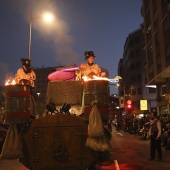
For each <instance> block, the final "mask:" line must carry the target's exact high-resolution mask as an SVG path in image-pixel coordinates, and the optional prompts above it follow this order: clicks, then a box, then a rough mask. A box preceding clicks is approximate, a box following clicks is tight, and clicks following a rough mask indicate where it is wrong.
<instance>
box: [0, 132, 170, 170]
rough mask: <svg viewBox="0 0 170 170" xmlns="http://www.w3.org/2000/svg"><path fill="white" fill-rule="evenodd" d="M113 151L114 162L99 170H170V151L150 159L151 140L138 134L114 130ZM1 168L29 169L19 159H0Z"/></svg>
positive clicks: (9, 169)
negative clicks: (155, 158) (160, 159)
mask: <svg viewBox="0 0 170 170" xmlns="http://www.w3.org/2000/svg"><path fill="white" fill-rule="evenodd" d="M112 136H113V137H112V147H113V151H112V152H111V155H112V159H113V160H114V164H113V165H110V166H108V167H97V170H109V169H110V170H169V169H170V151H165V150H163V151H162V152H163V161H162V162H158V161H149V160H148V158H149V140H146V141H143V140H139V137H138V136H134V135H131V134H127V133H124V132H122V131H119V132H117V131H116V130H115V129H113V131H112ZM0 170H28V169H27V168H25V167H24V166H23V165H22V164H21V163H19V161H18V160H0Z"/></svg>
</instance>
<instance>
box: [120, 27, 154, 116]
mask: <svg viewBox="0 0 170 170" xmlns="http://www.w3.org/2000/svg"><path fill="white" fill-rule="evenodd" d="M143 44H144V34H143V33H142V30H141V29H137V30H135V31H133V32H131V33H130V34H129V36H128V37H127V39H126V42H125V44H124V51H123V57H122V58H121V59H120V61H119V65H118V75H120V76H121V77H122V80H120V85H119V103H120V108H122V110H123V111H124V113H130V114H135V115H139V114H143V113H144V111H143V110H140V100H147V106H148V107H147V110H146V111H151V110H152V109H153V108H155V107H156V89H155V88H154V89H152V90H150V88H148V87H145V76H146V74H145V63H146V57H145V52H144V50H143ZM127 101H131V102H132V105H131V106H130V108H127Z"/></svg>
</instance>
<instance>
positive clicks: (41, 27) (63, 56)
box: [10, 0, 79, 65]
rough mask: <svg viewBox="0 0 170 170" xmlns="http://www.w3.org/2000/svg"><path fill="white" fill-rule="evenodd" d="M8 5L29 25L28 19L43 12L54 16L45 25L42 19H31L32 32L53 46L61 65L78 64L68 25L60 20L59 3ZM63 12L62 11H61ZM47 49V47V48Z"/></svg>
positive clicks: (36, 0) (33, 0)
mask: <svg viewBox="0 0 170 170" xmlns="http://www.w3.org/2000/svg"><path fill="white" fill-rule="evenodd" d="M10 5H11V6H12V7H13V8H15V9H16V10H17V11H18V12H19V13H20V14H21V15H22V16H23V17H24V19H25V20H26V21H27V23H28V25H29V17H30V14H32V16H33V17H35V18H37V17H40V16H41V14H43V13H45V12H47V11H48V12H50V13H52V14H53V15H54V20H53V21H52V22H51V23H45V21H43V20H42V19H35V20H34V19H32V30H35V31H36V34H38V35H39V36H40V37H41V38H43V39H44V41H47V42H48V43H50V45H51V44H53V45H52V48H53V50H54V51H55V54H56V55H55V56H54V58H55V60H56V62H58V61H59V62H60V63H62V64H67V65H69V64H76V63H79V58H78V54H77V52H76V51H75V50H74V48H73V45H74V37H73V36H72V35H71V34H70V32H69V31H70V28H69V25H68V24H67V23H66V22H65V21H64V20H62V19H60V17H59V16H60V15H61V14H59V13H57V12H58V11H59V10H58V8H59V6H60V4H59V2H58V1H54V0H22V1H21V0H15V2H14V1H13V0H10ZM63 10H64V9H63ZM33 34H34V35H35V32H33ZM47 48H48V47H47Z"/></svg>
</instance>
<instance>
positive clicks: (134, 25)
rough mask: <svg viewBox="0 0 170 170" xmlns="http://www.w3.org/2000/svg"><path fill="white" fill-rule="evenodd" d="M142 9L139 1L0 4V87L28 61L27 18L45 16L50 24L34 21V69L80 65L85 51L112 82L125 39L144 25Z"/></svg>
mask: <svg viewBox="0 0 170 170" xmlns="http://www.w3.org/2000/svg"><path fill="white" fill-rule="evenodd" d="M141 6H142V0H0V85H3V84H4V82H5V80H6V79H7V78H12V77H13V76H14V75H15V73H16V71H17V70H18V68H19V67H21V62H20V59H21V58H28V39H29V38H28V37H29V16H30V13H32V15H33V17H36V18H39V17H40V16H41V14H42V13H43V12H46V11H48V12H51V13H53V15H54V17H55V19H54V20H53V22H52V23H45V22H44V21H43V20H42V19H34V20H32V42H31V65H32V67H34V68H37V67H38V68H41V67H42V66H43V67H55V66H59V65H62V66H63V65H72V64H76V65H80V64H81V63H82V62H85V60H84V51H94V53H95V56H96V58H95V63H97V64H98V65H99V66H101V67H103V68H106V69H108V70H109V75H110V78H114V77H115V76H117V67H118V62H119V59H120V58H121V57H122V54H123V48H124V43H125V40H126V38H127V37H128V35H129V33H131V32H133V31H135V30H136V29H138V28H139V27H140V24H141V23H142V22H143V18H142V16H141ZM116 90H117V89H116V87H114V86H111V93H114V92H115V91H116Z"/></svg>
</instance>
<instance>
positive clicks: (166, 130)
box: [112, 115, 170, 150]
mask: <svg viewBox="0 0 170 170" xmlns="http://www.w3.org/2000/svg"><path fill="white" fill-rule="evenodd" d="M158 119H159V120H160V122H161V129H162V135H161V145H162V146H163V147H164V148H165V150H170V117H169V116H167V115H163V116H159V117H158ZM149 122H150V117H149V115H145V116H144V117H142V118H136V117H135V116H130V117H118V118H115V119H114V120H113V121H112V125H114V126H115V127H116V129H117V130H118V131H120V130H122V131H124V132H127V133H130V134H134V135H137V136H139V139H140V140H147V139H149V136H148V131H149V127H150V123H149Z"/></svg>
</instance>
